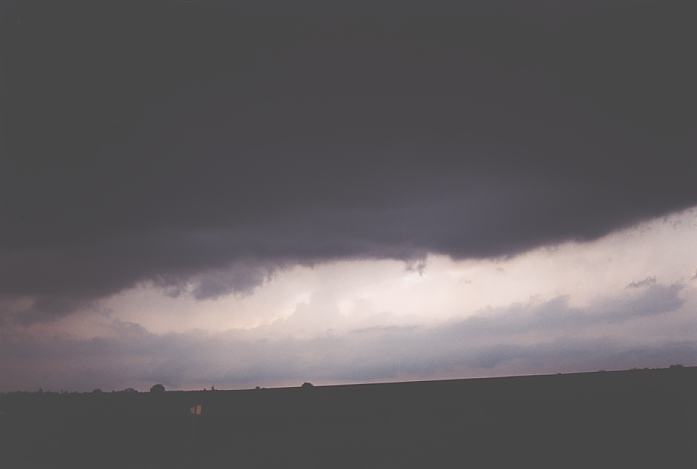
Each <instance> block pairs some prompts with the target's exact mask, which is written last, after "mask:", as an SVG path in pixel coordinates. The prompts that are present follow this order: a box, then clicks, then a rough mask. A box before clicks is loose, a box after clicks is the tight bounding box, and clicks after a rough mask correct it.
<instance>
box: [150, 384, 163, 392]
mask: <svg viewBox="0 0 697 469" xmlns="http://www.w3.org/2000/svg"><path fill="white" fill-rule="evenodd" d="M150 392H165V387H164V385H162V384H155V385H154V386H153V387H151V388H150Z"/></svg>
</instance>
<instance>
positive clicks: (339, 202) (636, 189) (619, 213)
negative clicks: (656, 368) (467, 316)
mask: <svg viewBox="0 0 697 469" xmlns="http://www.w3.org/2000/svg"><path fill="white" fill-rule="evenodd" d="M79 3H80V4H77V3H74V2H66V3H64V2H52V3H49V2H33V1H25V2H22V3H21V4H18V5H15V6H11V7H8V8H4V9H3V10H2V15H3V19H2V22H3V24H2V30H3V31H2V38H3V40H2V51H1V52H2V57H3V61H2V67H3V89H2V100H3V106H2V113H3V137H4V138H3V147H2V151H3V155H2V160H1V161H0V211H1V212H0V214H1V216H2V229H1V230H0V289H1V291H0V293H2V294H4V295H6V296H14V297H16V298H21V297H30V298H34V299H35V300H36V301H35V303H34V306H33V307H32V308H30V311H31V312H33V313H32V314H34V316H36V317H42V315H45V314H46V313H50V312H54V313H62V312H66V311H68V310H71V309H74V308H75V307H78V306H80V305H83V306H84V305H88V304H89V303H90V301H92V300H94V299H97V298H100V297H102V296H104V295H108V294H110V293H113V292H116V291H119V290H121V289H124V288H127V287H129V286H132V285H134V284H135V283H137V282H140V281H155V282H156V283H159V284H161V285H164V286H170V287H172V288H173V291H177V289H181V288H182V285H186V284H187V282H189V281H190V280H191V279H192V278H195V277H196V276H206V275H213V276H214V277H210V276H209V277H206V278H207V279H208V280H206V281H202V283H200V285H199V286H194V287H193V291H194V294H195V295H196V296H197V297H200V298H202V297H207V296H216V295H220V294H223V293H225V292H227V291H237V290H243V291H248V290H249V289H250V288H253V285H255V284H256V283H258V282H260V281H263V279H264V278H266V277H267V276H268V274H269V272H272V271H273V270H274V269H275V268H278V266H283V265H291V264H293V263H298V262H300V263H314V262H321V261H325V260H330V259H342V258H387V257H390V258H400V259H406V260H409V261H412V262H414V261H415V260H417V261H418V259H420V258H422V257H423V255H424V254H425V253H427V252H433V253H443V254H448V255H451V256H453V257H456V258H462V257H487V256H501V255H509V254H514V253H517V252H521V251H523V250H526V249H529V248H532V247H535V246H540V245H544V244H550V243H555V242H558V241H562V240H568V239H578V240H587V239H592V238H596V237H598V236H601V235H603V234H605V233H608V232H609V231H612V230H614V229H617V228H619V227H623V226H627V225H628V224H631V223H634V222H637V221H639V220H643V219H646V218H649V217H653V216H657V215H661V214H665V213H668V212H671V211H675V210H679V209H682V208H686V207H688V206H691V205H694V204H695V203H697V185H695V184H694V176H695V174H697V172H696V171H695V169H697V168H696V167H695V165H696V163H695V158H694V154H695V150H696V149H697V148H696V146H695V133H694V130H695V128H694V125H695V111H694V110H695V109H697V93H696V92H695V88H694V83H695V82H697V69H696V67H695V65H694V61H693V60H691V58H692V55H693V46H692V45H693V44H694V43H696V42H697V37H696V36H697V32H696V30H695V28H694V25H693V21H692V19H693V18H694V17H695V15H694V14H695V13H697V11H695V8H696V7H695V4H694V2H689V1H665V0H663V1H660V2H659V1H655V2H652V1H610V2H607V1H605V2H584V6H574V5H572V2H565V3H562V2H543V1H539V2H513V1H510V2H509V1H494V2H471V4H470V2H468V3H467V4H468V5H470V6H469V7H467V9H465V10H455V9H454V8H455V7H453V6H452V4H446V3H445V2H438V5H437V6H433V7H432V8H433V9H432V10H429V11H428V12H424V11H420V10H419V8H418V7H417V6H416V3H407V4H404V5H399V6H398V5H394V4H391V5H389V4H388V3H386V2H377V3H375V4H372V3H371V6H370V7H369V6H368V5H367V4H366V3H361V2H358V3H356V4H355V6H353V7H350V8H349V7H346V10H345V11H340V12H339V13H332V12H331V11H330V10H329V9H328V8H326V7H323V6H321V5H319V4H318V3H317V2H303V3H300V4H298V5H297V6H296V7H295V8H294V9H292V11H290V10H291V8H290V7H289V6H287V5H288V4H286V3H283V4H282V3H281V2H276V3H259V2H256V3H255V4H252V3H249V4H247V3H235V6H234V7H233V6H231V4H228V3H225V2H192V3H188V2H185V3H181V2H169V3H168V2H158V3H157V5H158V6H157V7H154V6H152V5H153V4H149V5H150V6H143V5H142V3H139V4H137V5H136V4H135V3H132V2H116V1H115V2H112V3H111V4H110V6H109V5H106V4H105V2H99V6H97V5H96V4H94V3H88V2H79ZM573 3H576V2H573ZM579 3H580V2H579ZM523 4H524V5H525V6H522V5H523ZM8 5H10V4H9V3H8ZM259 5H261V6H259ZM284 5H286V6H284ZM293 5H296V4H293ZM279 8H280V9H282V10H283V13H284V14H283V15H275V14H271V13H273V12H274V11H275V12H278V11H281V10H274V9H279ZM458 8H460V9H462V8H464V7H462V6H460V7H458ZM400 12H401V14H400ZM366 13H367V14H368V16H366V15H365V14H366ZM417 13H419V14H417ZM423 13H430V14H429V15H424V14H423ZM230 265H232V266H233V267H232V269H233V271H234V272H237V273H235V274H231V275H229V276H228V277H227V278H226V277H225V275H223V274H220V275H218V274H217V273H220V272H222V271H224V270H225V269H226V268H227V267H228V266H230ZM247 266H256V267H250V269H249V271H248V273H245V272H244V269H245V268H246V267H247ZM211 272H212V274H211ZM202 278H203V277H202ZM213 278H215V280H213ZM28 314H29V313H28Z"/></svg>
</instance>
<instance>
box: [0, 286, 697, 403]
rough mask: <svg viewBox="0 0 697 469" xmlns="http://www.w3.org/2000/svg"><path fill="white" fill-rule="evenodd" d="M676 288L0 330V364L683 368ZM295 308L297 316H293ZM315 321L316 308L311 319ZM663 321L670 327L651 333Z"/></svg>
mask: <svg viewBox="0 0 697 469" xmlns="http://www.w3.org/2000/svg"><path fill="white" fill-rule="evenodd" d="M684 289H685V286H684V285H681V284H674V285H662V284H656V285H651V286H647V287H645V288H642V289H641V290H640V291H638V292H637V291H634V292H631V293H624V294H622V295H619V296H614V297H608V298H605V299H598V300H595V301H594V302H592V303H591V304H589V305H588V306H587V307H584V308H576V307H573V306H571V305H570V304H569V302H568V298H566V297H557V298H553V299H551V300H549V301H546V302H542V303H536V304H533V303H530V304H518V305H511V306H508V307H501V308H497V309H488V310H485V311H482V312H481V313H479V314H476V315H474V316H472V317H470V318H467V319H459V320H454V321H448V322H443V323H441V324H439V325H436V326H410V327H407V326H399V327H372V328H367V329H354V330H350V331H343V332H334V331H332V330H327V331H324V332H322V333H319V334H316V335H314V336H312V337H305V338H301V337H297V336H291V335H284V334H283V331H286V330H288V326H289V324H288V323H289V322H291V323H292V322H293V321H294V320H295V318H294V317H293V316H291V317H290V318H288V319H287V320H286V321H282V322H279V323H276V324H275V325H272V326H270V327H265V328H256V329H252V330H247V331H244V330H235V331H229V332H225V333H216V334H208V333H194V332H191V333H185V334H164V335H157V334H152V333H149V332H147V331H146V330H145V329H143V328H142V327H140V326H138V325H136V324H133V323H126V322H120V321H115V322H114V323H113V324H112V326H111V336H110V337H109V338H95V339H91V340H81V339H69V338H60V337H57V336H56V337H53V338H47V337H43V338H40V339H32V338H29V337H24V338H22V337H19V336H12V335H9V336H6V337H0V351H1V352H2V353H1V354H0V356H2V357H12V359H11V360H9V359H7V360H0V371H2V373H3V376H5V378H6V379H5V381H4V383H5V386H8V387H12V386H13V385H15V386H16V384H15V383H21V385H22V386H25V387H27V386H28V387H29V389H31V388H32V386H33V387H36V388H38V387H39V386H43V387H44V388H46V387H50V388H53V389H59V388H61V387H65V388H71V389H83V390H89V389H92V388H93V387H96V386H99V387H103V388H106V389H109V388H122V387H124V386H126V385H133V386H136V387H139V388H142V389H147V388H148V387H149V386H150V385H151V384H152V383H153V382H163V383H165V384H166V385H167V386H169V387H174V388H187V387H188V388H192V387H193V388H197V387H199V386H204V385H205V386H210V385H215V386H218V387H232V388H240V387H253V386H256V385H270V386H273V385H296V384H298V383H301V382H303V381H306V380H312V381H314V382H316V383H340V382H366V381H389V380H404V379H432V378H447V377H463V376H491V375H497V374H498V375H503V374H521V373H541V372H568V371H593V370H597V369H621V368H630V367H645V366H667V365H669V364H672V363H683V364H692V363H693V362H694V357H695V351H697V344H696V343H695V341H694V340H693V338H694V335H693V332H694V330H695V328H696V327H697V323H695V321H694V318H693V317H691V316H690V315H686V314H685V313H684V306H685V300H684V299H682V297H681V293H682V292H683V290H684ZM296 315H297V316H298V318H297V320H299V321H303V320H304V319H303V318H302V312H298V313H296ZM666 319H669V320H668V322H666ZM322 320H323V314H322V312H321V311H320V312H317V318H316V322H320V323H321V322H322ZM669 323H670V324H672V325H671V326H670V327H672V328H673V329H675V330H674V331H672V332H669V333H668V334H667V335H666V334H665V333H664V334H663V338H659V337H660V336H661V333H660V332H659V331H660V330H662V329H665V326H666V324H669ZM291 325H292V324H291ZM677 330H680V331H681V333H677ZM627 331H631V332H630V333H628V332H627ZM691 331H692V332H691ZM691 334H692V335H691ZM690 337H692V339H691V338H690Z"/></svg>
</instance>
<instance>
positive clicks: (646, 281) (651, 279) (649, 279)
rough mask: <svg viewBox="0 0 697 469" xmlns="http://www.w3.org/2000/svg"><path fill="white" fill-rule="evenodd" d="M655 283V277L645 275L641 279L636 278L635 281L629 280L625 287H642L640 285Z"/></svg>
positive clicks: (645, 285) (646, 285)
mask: <svg viewBox="0 0 697 469" xmlns="http://www.w3.org/2000/svg"><path fill="white" fill-rule="evenodd" d="M655 284H656V277H646V278H645V279H643V280H638V281H636V282H630V283H629V284H627V288H642V287H648V286H649V285H655Z"/></svg>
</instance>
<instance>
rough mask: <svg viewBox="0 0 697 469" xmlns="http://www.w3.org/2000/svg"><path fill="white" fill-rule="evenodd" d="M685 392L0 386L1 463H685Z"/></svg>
mask: <svg viewBox="0 0 697 469" xmlns="http://www.w3.org/2000/svg"><path fill="white" fill-rule="evenodd" d="M696 400H697V368H673V369H666V370H638V371H623V372H598V373H582V374H568V375H551V376H531V377H516V378H497V379H473V380H456V381H432V382H416V383H397V384H376V385H355V386H328V387H314V388H285V389H262V390H249V391H215V392H211V391H208V392H165V393H160V394H155V393H131V394H129V393H103V394H48V393H43V394H26V393H25V394H22V393H12V394H5V395H1V396H0V450H1V451H0V467H2V468H8V469H22V468H47V469H49V468H63V467H65V468H83V467H84V468H119V469H128V468H185V467H186V468H188V467H191V468H198V467H200V468H218V467H230V468H232V467H235V468H253V467H278V468H295V467H298V468H308V467H317V468H335V467H346V468H407V467H418V468H429V467H434V468H439V467H471V468H487V467H500V468H513V467H531V468H541V467H549V468H569V467H574V468H599V467H607V468H625V467H626V468H637V467H645V468H697V423H696V421H697V402H696ZM195 404H201V405H202V415H201V416H196V417H194V416H192V415H191V413H190V410H189V409H190V407H191V406H192V405H195Z"/></svg>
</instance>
